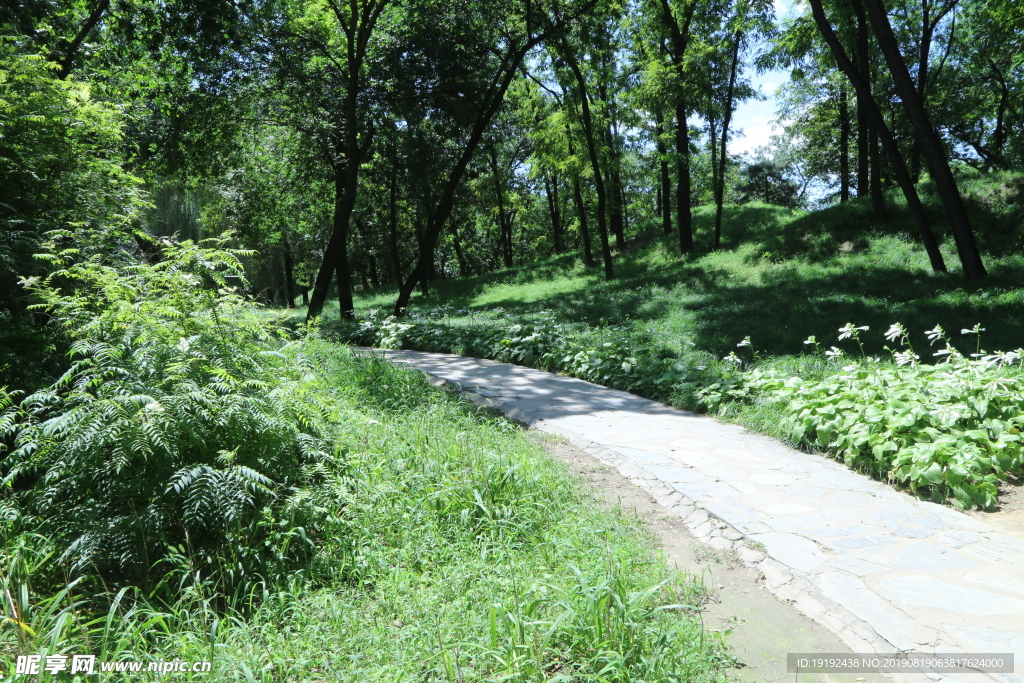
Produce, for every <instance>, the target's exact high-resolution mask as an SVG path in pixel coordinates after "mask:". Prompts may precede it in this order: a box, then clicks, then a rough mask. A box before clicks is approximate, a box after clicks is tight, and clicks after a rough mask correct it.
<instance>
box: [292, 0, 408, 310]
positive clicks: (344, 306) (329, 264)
mask: <svg viewBox="0 0 1024 683" xmlns="http://www.w3.org/2000/svg"><path fill="white" fill-rule="evenodd" d="M389 1H390V0H374V1H373V2H367V3H366V4H365V5H364V6H363V7H362V8H359V7H358V6H357V5H356V3H352V5H351V7H350V14H349V17H348V21H349V22H350V23H349V24H348V25H347V26H344V29H345V31H346V32H347V33H349V34H350V45H349V50H348V57H347V63H346V73H345V79H344V80H345V95H344V105H343V107H342V111H341V112H340V114H341V117H340V118H341V120H342V124H341V139H339V140H336V142H335V150H334V152H335V157H336V159H339V160H340V161H335V162H334V186H335V189H334V196H335V203H334V207H335V208H334V226H333V229H332V231H331V237H330V239H329V240H328V242H327V249H326V250H325V251H324V261H323V263H322V264H321V265H320V271H319V272H318V273H317V276H316V282H315V283H314V285H313V296H312V299H311V301H310V303H309V309H308V310H307V311H306V320H310V319H311V318H314V317H317V316H319V315H320V314H321V313H323V308H324V302H325V301H326V300H327V290H328V289H329V288H330V285H331V276H332V275H333V274H334V273H335V272H337V273H338V274H339V278H338V307H339V312H340V314H341V317H342V318H352V317H354V315H355V313H354V311H353V305H352V282H351V278H350V277H349V264H348V233H349V221H350V219H351V217H352V209H353V208H354V207H355V203H356V192H357V190H358V187H359V166H360V163H361V162H362V158H363V155H364V153H365V152H366V149H367V148H368V147H369V140H367V141H366V144H365V146H361V145H360V144H359V95H360V93H361V92H362V89H363V85H362V82H361V79H360V76H361V74H362V68H363V60H364V59H365V57H366V46H367V44H368V42H369V39H370V35H371V34H372V33H373V30H374V27H375V26H376V23H377V19H378V18H379V17H380V15H381V12H383V11H384V8H385V7H386V5H387V4H388V2H389ZM337 17H338V19H339V21H341V22H342V23H343V24H344V22H345V19H344V18H343V17H342V15H341V13H340V12H339V13H338V14H337ZM352 39H354V40H352ZM371 137H372V134H371ZM342 171H344V172H342Z"/></svg>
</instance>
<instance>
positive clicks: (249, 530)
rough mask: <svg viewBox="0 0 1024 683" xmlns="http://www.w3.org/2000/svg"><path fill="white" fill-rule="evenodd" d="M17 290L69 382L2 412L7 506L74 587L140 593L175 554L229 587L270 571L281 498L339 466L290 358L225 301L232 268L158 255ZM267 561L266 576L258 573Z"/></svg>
mask: <svg viewBox="0 0 1024 683" xmlns="http://www.w3.org/2000/svg"><path fill="white" fill-rule="evenodd" d="M75 256H76V250H65V251H51V252H50V254H49V259H50V260H51V262H52V265H53V266H54V267H53V270H52V272H51V273H50V275H48V276H47V277H46V278H43V279H30V280H29V281H27V282H26V284H27V286H28V288H29V289H30V290H31V291H32V292H33V293H35V294H36V295H37V296H38V297H39V298H40V300H41V301H42V303H40V304H39V305H38V306H39V308H41V309H43V310H45V311H46V312H47V313H48V314H49V315H51V316H52V317H53V319H54V321H55V322H56V324H57V325H59V326H60V328H61V329H62V331H63V332H64V334H65V335H66V336H67V337H68V338H69V339H70V340H72V345H71V351H70V353H71V356H72V359H73V361H74V362H73V364H72V366H71V368H70V369H69V370H68V371H67V372H66V373H65V374H64V376H63V377H61V378H60V379H59V380H58V381H57V382H55V383H54V384H53V385H52V386H50V387H48V388H45V389H41V390H39V391H37V392H35V393H33V394H31V395H29V396H27V397H25V398H23V399H21V400H20V401H18V402H17V403H15V404H12V405H8V406H5V411H4V413H3V419H4V420H5V424H6V430H7V432H8V434H9V435H10V440H9V443H11V447H10V449H9V450H10V452H9V454H7V455H6V456H5V458H4V459H3V463H2V466H3V483H4V485H5V494H4V495H5V497H6V498H8V499H9V500H11V501H13V502H14V504H15V505H16V506H17V508H18V509H19V510H20V513H21V514H22V515H25V517H26V519H25V521H24V524H25V527H26V528H34V529H37V530H39V531H41V532H42V533H45V534H46V535H48V536H49V537H51V538H53V539H54V540H55V541H57V542H59V547H61V548H62V549H63V550H62V554H61V556H60V559H61V560H62V562H65V563H67V564H68V565H69V566H70V568H71V571H72V573H73V575H81V574H85V573H94V572H98V573H99V574H100V575H102V576H104V577H106V580H108V581H110V580H113V581H114V582H115V583H119V582H122V581H128V582H132V583H139V582H141V583H142V585H145V586H151V585H153V581H154V580H155V579H158V578H160V577H161V576H162V575H163V574H164V573H165V572H166V571H167V570H168V569H169V568H170V564H169V563H171V560H170V555H171V554H172V552H173V551H174V549H175V548H179V549H180V550H178V551H177V552H179V553H183V554H184V556H187V557H193V558H195V557H199V558H204V557H205V558H208V561H209V562H210V563H212V566H211V567H210V569H209V571H210V572H211V573H212V574H214V575H216V576H217V577H219V579H221V580H225V581H227V582H228V583H229V584H230V585H234V586H236V587H237V586H238V585H240V584H245V583H247V582H251V581H253V580H256V579H257V578H258V577H259V576H260V575H263V574H266V573H268V572H270V573H273V572H274V571H277V570H279V569H280V567H279V566H278V565H277V558H276V557H275V556H273V553H269V552H267V550H268V548H264V542H265V541H266V540H267V538H268V537H269V536H270V535H272V533H271V532H272V531H273V529H274V527H275V524H276V523H277V521H278V520H279V519H280V511H281V510H282V509H283V508H284V507H285V505H284V504H285V501H286V500H287V499H288V497H289V496H290V495H291V493H292V491H293V490H294V489H295V488H296V487H298V486H299V485H301V484H302V483H304V482H306V481H308V480H309V478H310V477H311V476H312V473H313V472H314V471H316V470H318V469H322V468H324V467H339V466H341V463H340V461H338V460H337V458H335V457H334V456H333V455H332V454H331V445H330V442H329V440H328V436H329V435H328V430H327V428H326V424H327V422H328V420H329V419H331V418H332V417H336V415H335V414H334V413H333V412H332V411H331V409H330V406H329V405H327V404H324V403H323V402H322V401H320V400H319V399H318V398H317V397H316V396H315V395H311V394H310V386H309V382H308V381H306V380H304V374H305V370H304V366H303V361H302V357H301V355H299V354H297V353H296V352H295V350H294V349H290V348H289V347H283V348H280V350H277V349H278V348H279V347H280V346H281V345H280V342H278V341H276V340H275V339H274V337H273V336H272V335H271V334H270V331H269V330H268V329H267V328H266V327H265V326H264V325H263V324H262V323H261V322H260V320H259V319H258V318H257V317H256V316H255V315H254V313H253V311H252V309H251V307H249V306H248V305H247V304H245V303H244V302H243V301H242V299H241V298H240V297H239V296H238V295H236V294H234V293H232V292H230V291H229V290H228V289H227V284H226V276H227V275H229V274H237V273H238V272H239V264H238V261H237V254H235V253H231V252H226V251H218V250H215V249H208V248H201V247H199V246H197V245H195V244H193V243H191V242H184V243H181V244H174V243H170V244H168V245H167V246H166V248H165V249H164V253H163V256H164V260H162V261H161V262H159V263H157V264H155V265H149V264H143V265H134V266H130V267H114V266H108V265H105V264H103V263H102V262H101V261H100V260H99V259H98V258H96V259H91V260H89V261H86V262H74V261H73V260H72V259H73V258H74V257H75ZM267 562H271V564H270V565H267V564H266V563H267Z"/></svg>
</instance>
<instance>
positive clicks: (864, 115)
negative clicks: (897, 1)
mask: <svg viewBox="0 0 1024 683" xmlns="http://www.w3.org/2000/svg"><path fill="white" fill-rule="evenodd" d="M855 8H856V15H857V69H859V70H860V74H861V77H862V78H864V81H865V83H866V87H867V92H868V93H869V94H870V93H871V53H870V51H869V47H870V46H869V42H868V39H869V36H868V22H867V18H866V17H865V16H864V9H863V7H861V6H860V4H859V3H855ZM855 90H856V89H855ZM856 94H857V196H858V197H867V196H868V195H869V194H870V193H871V153H870V151H869V150H870V144H871V141H870V137H871V116H870V115H869V114H868V107H869V106H870V105H869V103H868V100H867V99H865V97H864V95H863V94H862V93H861V92H860V91H859V90H856ZM875 147H877V145H875Z"/></svg>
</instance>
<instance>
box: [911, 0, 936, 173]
mask: <svg viewBox="0 0 1024 683" xmlns="http://www.w3.org/2000/svg"><path fill="white" fill-rule="evenodd" d="M931 9H932V3H931V0H922V2H921V43H920V45H919V46H918V52H917V94H918V96H919V97H920V98H921V102H924V101H925V89H926V88H927V87H928V58H929V57H930V55H931V51H932V30H933V29H934V26H933V25H932V20H931ZM910 175H911V176H912V177H913V178H914V182H919V181H920V180H921V143H920V142H918V141H917V139H916V138H915V139H914V146H913V147H911V150H910Z"/></svg>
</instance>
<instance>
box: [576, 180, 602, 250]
mask: <svg viewBox="0 0 1024 683" xmlns="http://www.w3.org/2000/svg"><path fill="white" fill-rule="evenodd" d="M572 196H573V201H575V202H576V216H577V217H578V218H579V220H580V238H581V239H582V240H583V265H585V266H586V267H587V268H593V267H594V266H595V265H596V264H595V263H594V252H593V249H592V248H591V246H590V226H589V225H588V221H587V205H586V204H585V203H584V202H583V192H582V191H581V190H580V178H579V176H574V177H573V179H572Z"/></svg>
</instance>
